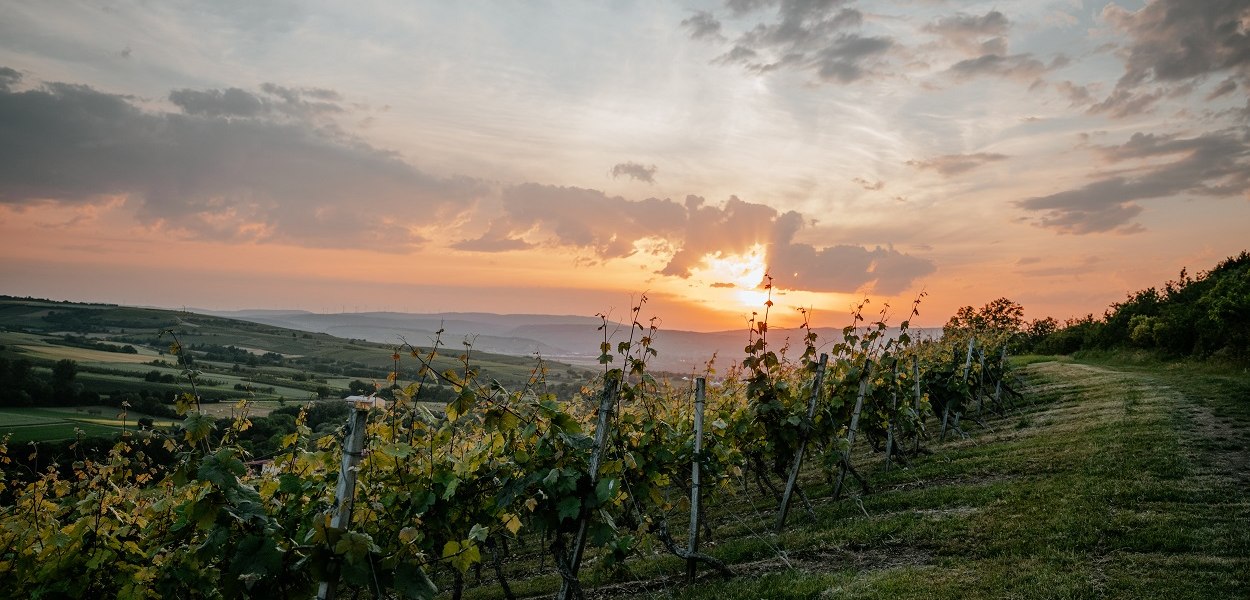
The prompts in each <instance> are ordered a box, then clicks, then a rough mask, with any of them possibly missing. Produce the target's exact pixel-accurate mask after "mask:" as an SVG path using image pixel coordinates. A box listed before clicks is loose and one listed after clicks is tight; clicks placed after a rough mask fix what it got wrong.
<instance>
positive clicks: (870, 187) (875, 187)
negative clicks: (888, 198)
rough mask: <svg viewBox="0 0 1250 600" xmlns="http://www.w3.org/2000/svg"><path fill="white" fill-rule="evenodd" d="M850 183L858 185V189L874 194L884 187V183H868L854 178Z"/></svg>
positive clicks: (860, 178) (862, 179)
mask: <svg viewBox="0 0 1250 600" xmlns="http://www.w3.org/2000/svg"><path fill="white" fill-rule="evenodd" d="M851 181H852V182H854V183H858V184H859V186H860V187H862V188H864V189H865V190H868V191H870V192H875V191H877V190H880V189H881V188H884V187H885V182H884V181H868V180H867V179H864V178H863V177H855V178H853V179H851Z"/></svg>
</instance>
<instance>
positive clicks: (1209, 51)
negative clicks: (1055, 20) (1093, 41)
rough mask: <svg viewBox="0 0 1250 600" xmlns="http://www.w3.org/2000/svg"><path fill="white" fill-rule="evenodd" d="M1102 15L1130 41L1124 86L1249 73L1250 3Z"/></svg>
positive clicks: (1176, 4) (1184, 2)
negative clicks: (1231, 73)
mask: <svg viewBox="0 0 1250 600" xmlns="http://www.w3.org/2000/svg"><path fill="white" fill-rule="evenodd" d="M1102 16H1103V18H1104V19H1106V20H1107V21H1108V22H1110V23H1111V24H1112V25H1114V26H1115V27H1116V28H1117V29H1119V30H1121V31H1123V32H1125V33H1127V34H1128V35H1129V37H1130V38H1131V41H1130V43H1129V45H1128V47H1127V48H1126V49H1125V53H1126V58H1125V67H1126V71H1125V73H1124V77H1123V78H1122V79H1121V83H1122V84H1124V85H1128V86H1132V85H1136V84H1138V83H1141V82H1144V81H1147V80H1155V81H1181V80H1185V79H1191V78H1194V77H1200V76H1203V75H1207V74H1210V73H1216V72H1222V71H1229V70H1231V71H1234V72H1237V73H1238V74H1240V75H1241V76H1243V77H1245V76H1247V74H1248V73H1247V69H1248V68H1250V34H1248V33H1247V28H1248V27H1247V23H1248V22H1250V2H1248V1H1247V0H1203V1H1201V2H1195V1H1194V0H1154V1H1153V2H1150V3H1149V4H1147V5H1146V6H1145V7H1143V8H1142V9H1141V10H1138V11H1136V12H1131V11H1128V10H1126V9H1124V8H1121V7H1120V6H1118V5H1116V4H1109V5H1107V7H1106V8H1105V9H1103V13H1102Z"/></svg>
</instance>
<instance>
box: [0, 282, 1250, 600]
mask: <svg viewBox="0 0 1250 600" xmlns="http://www.w3.org/2000/svg"><path fill="white" fill-rule="evenodd" d="M643 303H645V298H644V299H643ZM643 303H640V304H639V305H638V306H636V307H634V309H633V315H632V316H633V319H632V323H631V324H629V325H628V326H627V329H628V331H619V330H616V329H615V328H614V327H613V325H612V324H611V323H609V322H608V320H607V319H606V318H604V319H603V324H602V326H601V329H602V333H603V342H602V345H601V347H600V350H601V356H600V362H601V363H602V364H603V365H604V368H603V372H602V375H601V376H599V377H598V378H597V379H596V380H595V381H594V382H593V383H591V384H589V385H587V386H586V387H585V388H584V389H583V393H582V394H581V395H580V396H578V397H576V398H574V399H573V400H571V401H560V400H557V398H556V397H555V395H553V394H550V393H548V392H547V390H546V382H545V371H544V368H543V366H542V364H541V362H540V363H539V364H538V365H537V366H535V367H534V369H533V372H532V374H531V377H530V379H529V381H528V382H527V383H526V384H524V385H519V386H513V387H509V386H505V385H504V384H502V383H500V382H498V381H493V380H490V381H484V380H482V378H481V377H479V376H478V372H477V370H476V368H475V366H474V365H473V363H472V361H471V355H470V354H469V352H468V351H467V349H466V351H464V352H449V351H448V350H447V349H444V348H441V347H439V345H437V344H436V345H435V347H434V348H432V349H421V348H416V347H411V346H404V347H399V348H396V349H395V352H394V354H393V355H392V357H391V360H392V361H393V363H394V370H393V373H392V374H391V382H392V383H393V384H394V385H395V386H398V388H399V389H398V393H397V394H396V395H395V400H394V401H392V402H383V401H381V400H380V399H376V398H361V397H358V398H357V399H356V400H355V403H354V410H353V411H352V413H351V415H350V416H349V418H348V420H347V422H346V423H345V424H344V427H342V428H341V429H340V430H339V431H338V432H337V433H336V434H335V435H326V436H321V437H317V436H314V435H313V432H312V430H311V429H310V428H308V427H306V426H304V425H303V421H302V419H303V417H301V419H300V421H299V425H300V426H299V427H298V429H297V431H296V432H295V433H294V434H291V435H289V436H287V437H286V438H285V439H283V440H282V449H281V452H280V454H279V455H278V456H276V457H274V458H273V459H272V460H271V461H268V462H264V463H254V462H252V461H251V457H249V456H247V454H246V453H245V452H244V451H243V450H242V449H241V448H239V447H238V446H237V445H236V444H234V443H233V441H232V440H234V439H236V438H237V436H238V434H239V433H241V432H243V431H246V430H247V428H248V427H249V421H248V418H247V411H246V403H243V404H241V405H240V407H239V410H237V411H235V414H236V417H235V419H234V421H233V423H232V425H231V426H230V428H228V429H227V430H225V431H216V430H215V425H214V421H213V420H212V419H210V418H208V417H206V416H205V414H204V413H203V412H202V411H201V410H200V407H199V406H198V402H197V395H196V389H195V385H196V377H197V373H196V372H195V371H193V370H190V369H188V370H187V371H186V372H185V373H184V375H185V377H186V382H187V387H188V391H187V392H186V393H185V394H184V395H183V397H182V399H181V400H180V402H179V412H180V413H182V414H183V415H184V416H183V420H182V422H181V424H180V425H179V426H177V427H174V428H157V429H155V430H151V431H134V432H127V435H124V436H123V437H122V438H121V439H120V441H119V442H118V443H117V444H116V445H115V446H114V447H113V448H112V449H111V450H110V451H109V452H108V453H107V456H106V457H105V458H103V459H96V458H91V457H90V456H88V455H87V454H86V453H84V454H83V456H82V458H81V460H79V461H78V462H75V463H74V465H73V468H72V470H71V471H70V472H59V471H57V470H56V469H49V470H47V471H44V472H38V473H27V474H25V476H23V474H21V473H16V472H15V470H14V469H12V468H11V467H10V465H11V464H14V463H13V462H12V461H11V460H10V456H16V455H17V454H18V453H22V454H23V455H25V454H27V453H31V452H33V453H38V447H37V445H32V446H29V447H27V446H17V445H14V444H6V445H5V446H2V447H0V462H3V463H4V468H5V477H4V482H3V483H0V485H2V486H3V488H0V498H2V499H3V502H2V503H0V506H3V513H2V514H0V576H2V577H3V579H4V581H6V583H7V585H6V586H5V588H4V591H0V595H4V596H6V597H23V598H24V597H120V598H174V597H178V598H184V597H185V598H193V597H208V598H213V597H224V598H232V597H244V596H269V597H276V598H286V597H302V598H311V597H320V598H333V597H380V598H389V597H404V598H430V597H434V596H436V595H438V594H440V593H441V594H445V595H448V596H449V597H452V598H460V597H462V596H465V595H474V596H479V597H504V598H515V597H521V596H532V595H548V596H550V595H552V594H555V595H556V597H558V598H560V599H562V600H564V599H569V598H582V597H585V596H588V595H595V594H598V592H597V591H596V585H600V586H602V585H603V584H604V583H605V582H606V583H607V584H608V585H607V587H609V588H610V587H611V583H612V582H613V581H621V580H629V579H631V578H636V577H637V576H638V575H637V574H638V573H650V574H651V577H652V578H653V579H657V580H663V581H670V582H671V581H677V580H684V581H698V582H700V585H704V584H711V583H713V582H716V581H721V580H728V581H733V580H734V578H738V577H740V576H742V575H744V573H740V572H739V571H738V568H737V566H736V563H740V562H743V559H749V558H751V557H752V556H770V557H772V559H773V560H774V563H770V564H773V565H774V567H775V569H776V570H785V569H788V568H792V564H791V561H795V562H798V561H800V560H801V557H800V556H798V555H797V554H796V555H794V556H793V557H791V556H790V555H789V553H788V552H787V551H786V550H785V548H784V547H785V546H786V544H787V542H786V540H788V539H790V538H788V537H787V533H786V532H787V530H788V529H790V528H792V527H795V526H796V523H798V524H802V523H810V522H815V521H818V520H819V519H821V518H825V517H822V515H827V514H828V512H827V510H825V507H828V506H831V505H835V504H836V505H840V506H844V507H846V508H845V509H844V510H843V513H842V514H856V513H860V512H862V513H863V514H864V516H868V510H867V509H866V508H865V502H864V499H866V498H871V497H872V495H873V494H874V490H873V489H872V486H871V485H870V479H872V478H871V477H869V473H867V472H866V470H867V469H869V468H871V469H874V470H877V471H880V472H894V473H899V472H901V469H902V467H904V466H910V465H912V464H919V463H922V462H926V461H931V460H932V459H933V458H934V450H931V449H930V446H932V445H935V444H938V443H941V442H943V441H944V440H946V439H948V438H950V439H966V438H968V437H969V435H970V432H968V431H965V429H966V428H969V427H970V424H975V425H976V427H977V428H978V429H980V430H988V426H987V425H986V423H985V421H986V420H987V419H991V418H994V419H998V420H999V421H1001V420H1002V419H1003V418H1004V415H1006V414H1007V413H1008V412H1009V411H1011V410H1012V409H1013V408H1014V407H1015V405H1016V403H1018V402H1019V401H1020V400H1021V396H1020V394H1019V389H1020V388H1021V387H1022V384H1021V382H1020V380H1019V379H1018V378H1017V377H1016V376H1015V375H1013V374H1012V373H1010V372H1009V371H1008V369H1007V367H1008V364H1009V363H1008V360H1007V357H1008V356H1007V355H1008V344H1009V342H1010V336H1009V335H1007V334H1006V333H1004V332H1002V331H996V330H995V329H993V328H992V327H969V328H967V329H964V330H961V331H948V332H947V335H945V336H943V338H942V339H941V340H915V339H912V338H911V337H910V336H909V335H908V323H909V321H908V320H904V321H903V322H902V323H900V325H899V326H900V328H901V333H900V334H899V335H897V336H896V337H893V338H890V337H887V336H886V335H885V332H886V331H887V321H888V317H889V315H888V310H883V311H882V312H881V313H880V314H879V315H878V316H877V317H876V318H875V319H874V320H872V321H871V322H868V323H865V322H864V321H865V318H864V316H863V309H864V306H863V305H861V306H860V307H859V308H857V309H856V310H855V312H854V314H853V315H852V322H851V324H850V325H849V326H848V327H846V328H845V329H844V330H843V336H842V339H841V340H837V341H835V342H825V341H822V340H819V339H817V336H816V335H815V334H814V333H811V332H810V329H808V328H807V327H806V326H804V327H803V328H802V330H801V331H803V332H806V335H804V336H803V337H802V338H801V339H800V343H801V344H802V345H801V347H798V348H790V347H788V346H786V345H784V344H780V345H779V344H777V343H775V342H774V341H773V340H772V339H770V331H769V328H768V310H767V307H766V308H765V311H764V313H763V315H762V316H761V317H760V318H759V319H758V320H753V321H752V322H751V326H750V331H749V337H748V339H746V340H745V341H746V344H745V347H744V358H742V359H741V360H734V361H733V362H731V363H730V364H729V366H728V367H727V368H725V369H724V372H719V371H718V369H719V366H718V365H716V364H715V363H709V365H708V366H707V368H706V372H705V373H703V375H702V376H700V377H693V378H690V379H689V380H684V379H683V380H671V379H669V380H664V379H658V378H657V377H656V376H654V375H653V374H652V373H651V372H650V371H649V369H648V360H649V358H651V357H654V356H655V355H656V354H657V353H658V352H659V351H661V350H660V349H658V348H656V347H655V344H654V340H655V339H656V333H657V332H656V329H655V327H654V326H653V325H649V324H648V323H649V322H653V321H648V320H647V319H644V318H643V317H642V311H643V308H644V304H643ZM918 305H919V299H918V300H917V305H916V306H913V307H912V310H911V313H910V315H909V317H908V319H909V320H910V318H912V317H914V316H915V315H916V314H917V307H918ZM769 306H771V303H770V305H769ZM170 350H171V352H172V353H173V354H178V353H179V352H180V351H181V348H180V344H179V343H178V340H177V337H176V336H174V337H173V338H172V346H171V348H170ZM436 357H437V358H439V359H440V360H445V359H447V358H449V357H457V358H458V360H459V367H457V368H450V369H443V370H441V371H440V370H438V369H436V368H435V367H434V366H433V365H434V363H435V359H436ZM431 385H440V386H445V387H450V388H452V389H453V390H454V391H455V392H456V394H455V398H454V399H453V400H451V401H450V402H448V403H446V404H445V405H440V406H437V407H430V406H428V405H427V404H425V403H419V402H415V401H414V398H416V397H417V396H418V395H419V394H420V391H421V389H422V386H431ZM1028 426H1029V424H1028V423H1026V422H1025V421H1024V420H1021V421H1020V424H1019V425H1018V428H1024V427H1028ZM949 508H950V509H951V510H958V509H959V507H958V506H951V507H949ZM1238 510H1241V509H1238ZM1243 512H1244V511H1243ZM742 514H746V515H747V516H746V517H743V516H740V515H742ZM708 515H715V518H709V517H708ZM896 533H897V532H896ZM1243 537H1244V535H1243ZM734 538H737V539H745V540H750V541H749V542H748V543H745V544H739V545H736V546H731V545H725V546H716V548H717V549H720V550H725V549H730V548H738V549H739V550H741V551H742V552H743V553H744V554H745V555H744V556H730V555H728V553H727V552H725V551H721V552H717V551H714V550H712V549H709V548H710V547H711V544H713V543H717V542H720V541H721V540H726V539H734ZM970 538H975V536H970ZM1228 543H1229V544H1230V545H1233V546H1235V547H1244V546H1245V545H1246V540H1244V539H1234V540H1231V541H1229V542H1228ZM743 548H749V550H742V549H743ZM883 552H884V550H883ZM662 555H668V556H670V557H671V558H669V559H657V558H656V557H657V556H662ZM901 559H902V560H904V561H905V559H906V557H905V556H902V557H901ZM1242 562H1243V563H1244V560H1243V561H1242ZM588 570H591V571H593V572H594V575H593V580H594V582H595V584H591V583H589V581H590V580H589V579H588V576H587V571H588ZM631 573H632V575H631ZM748 574H749V573H748ZM754 575H759V573H758V572H756V573H754ZM1233 585H1234V586H1236V585H1240V583H1239V582H1238V581H1236V580H1234V581H1233ZM689 589H693V588H689ZM648 591H655V590H648V589H647V587H646V586H642V587H640V588H630V589H629V590H628V591H626V592H624V593H627V594H637V593H644V592H648ZM607 593H609V595H610V594H611V593H610V592H607ZM761 593H762V592H758V593H757V595H758V594H761ZM795 594H797V596H798V597H802V596H803V595H804V593H803V592H795Z"/></svg>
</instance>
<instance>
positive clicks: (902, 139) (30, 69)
mask: <svg viewBox="0 0 1250 600" xmlns="http://www.w3.org/2000/svg"><path fill="white" fill-rule="evenodd" d="M1247 89H1250V0H1202V1H1198V0H1153V1H1150V2H1140V1H1121V2H1102V1H1081V0H1057V1H1046V0H997V1H994V2H960V1H955V0H951V1H942V0H892V1H871V2H870V1H858V2H857V1H854V0H824V1H820V0H811V1H799V0H795V1H781V2H777V1H768V0H728V1H726V2H710V1H709V2H682V1H675V2H669V1H660V0H656V1H626V0H618V1H611V2H582V1H573V0H569V1H564V2H560V1H550V2H510V1H507V2H505V1H500V2H407V1H386V0H378V1H363V2H337V1H328V0H311V1H307V0H281V1H271V2H253V1H251V0H231V1H218V2H193V1H189V0H187V1H181V0H176V1H170V2H139V1H134V2H132V1H127V0H116V1H112V0H108V1H90V2H87V1H84V2H75V1H70V0H63V1H56V2H48V1H46V0H5V1H4V2H3V4H2V5H0V293H3V294H10V295H18V296H36V297H49V298H54V299H68V300H79V301H105V302H114V303H121V304H140V305H155V306H166V307H181V306H188V307H203V308H217V309H238V308H296V309H306V310H312V311H317V312H339V311H366V310H393V311H408V312H436V311H487V312H498V313H547V314H575V315H586V316H590V315H594V314H595V313H598V312H604V311H611V312H612V313H613V314H614V315H615V316H621V317H624V316H626V315H627V313H628V306H629V303H630V301H631V296H632V297H636V296H637V295H638V294H639V293H641V292H644V291H646V292H647V293H648V297H649V299H650V302H649V304H648V308H647V312H648V314H654V315H657V316H659V317H660V318H661V319H662V321H663V327H665V328H670V329H694V330H719V329H732V328H736V327H741V326H743V325H744V317H745V315H749V314H750V312H751V311H752V310H762V306H761V305H762V302H763V297H762V291H760V290H759V289H758V286H757V284H758V283H759V281H760V279H761V278H762V276H763V274H764V272H765V271H768V272H769V273H771V274H772V275H773V276H774V277H775V281H776V287H777V289H776V290H775V293H776V296H775V297H774V300H775V301H776V302H777V306H776V307H775V308H774V309H773V310H774V315H775V316H777V319H778V320H779V321H780V322H781V323H782V324H783V325H784V324H785V322H786V321H791V322H792V320H793V319H794V317H795V314H796V312H797V311H796V308H797V307H800V306H803V307H810V308H812V309H814V311H815V314H816V318H815V321H816V324H817V325H821V326H841V325H843V324H845V322H846V314H847V312H848V308H849V306H850V305H851V304H852V303H853V302H855V301H856V300H858V299H862V298H865V297H866V298H870V299H871V301H872V304H871V305H870V307H871V308H875V309H879V308H880V307H881V306H882V305H884V304H885V303H889V304H890V305H891V306H893V307H894V308H895V311H894V312H895V313H905V311H906V307H908V306H909V305H910V303H911V300H912V298H914V297H915V296H916V295H917V293H919V292H920V291H921V290H924V291H926V292H927V294H928V296H927V297H926V298H925V302H924V304H923V305H922V308H921V312H922V317H921V319H920V322H921V324H925V325H941V323H943V322H944V321H945V320H946V318H947V317H948V316H949V315H950V314H951V313H952V312H953V311H954V310H955V309H956V308H957V307H959V306H963V305H974V306H980V305H982V304H985V303H986V302H988V301H990V300H993V299H994V298H997V297H1000V296H1006V297H1008V298H1011V299H1013V300H1015V301H1017V302H1020V303H1021V304H1023V305H1024V307H1025V310H1026V316H1027V317H1028V318H1036V317H1043V316H1048V315H1049V316H1054V317H1057V318H1059V319H1061V320H1062V319H1064V318H1066V317H1071V316H1078V315H1084V314H1086V313H1091V312H1092V313H1095V314H1101V313H1102V311H1103V310H1104V309H1105V308H1106V307H1107V305H1108V304H1109V303H1111V302H1115V301H1118V300H1121V299H1123V298H1124V296H1125V294H1126V293H1127V292H1129V291H1132V290H1137V289H1141V288H1144V287H1148V286H1156V285H1160V284H1162V283H1163V282H1164V281H1167V280H1168V279H1171V278H1174V277H1175V276H1176V274H1177V272H1178V271H1179V270H1180V269H1181V268H1182V267H1188V268H1189V269H1190V271H1191V272H1194V271H1196V270H1201V269H1208V268H1211V267H1212V266H1214V265H1215V263H1216V262H1218V261H1219V260H1220V259H1222V258H1224V257H1227V256H1230V255H1233V254H1236V253H1238V252H1240V251H1241V250H1244V249H1247V248H1250V100H1247V98H1248V97H1250V94H1247V92H1246V90H1247ZM895 320H897V317H896V318H895Z"/></svg>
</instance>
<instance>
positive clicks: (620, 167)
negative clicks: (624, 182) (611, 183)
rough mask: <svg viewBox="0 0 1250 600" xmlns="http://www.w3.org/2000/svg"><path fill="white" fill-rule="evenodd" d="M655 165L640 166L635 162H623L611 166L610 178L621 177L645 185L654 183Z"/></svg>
mask: <svg viewBox="0 0 1250 600" xmlns="http://www.w3.org/2000/svg"><path fill="white" fill-rule="evenodd" d="M656 170H657V169H656V167H655V165H650V166H646V165H640V164H638V163H636V162H623V163H618V164H616V165H613V166H612V177H613V178H617V177H620V176H622V175H624V176H626V177H632V178H634V179H635V180H637V181H645V182H647V183H655V172H656Z"/></svg>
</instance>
